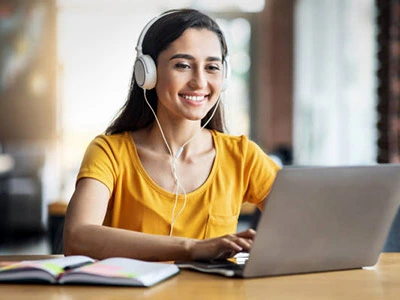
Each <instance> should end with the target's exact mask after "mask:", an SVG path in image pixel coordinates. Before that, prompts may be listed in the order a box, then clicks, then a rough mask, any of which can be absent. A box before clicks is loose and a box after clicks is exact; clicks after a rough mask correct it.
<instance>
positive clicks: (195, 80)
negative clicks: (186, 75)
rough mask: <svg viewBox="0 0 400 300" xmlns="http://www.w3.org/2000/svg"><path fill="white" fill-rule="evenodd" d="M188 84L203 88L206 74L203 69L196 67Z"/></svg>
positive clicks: (205, 83)
mask: <svg viewBox="0 0 400 300" xmlns="http://www.w3.org/2000/svg"><path fill="white" fill-rule="evenodd" d="M190 86H191V87H192V88H197V89H199V88H204V87H206V86H207V74H206V72H205V71H204V70H202V69H198V70H195V71H194V72H193V75H192V78H191V80H190Z"/></svg>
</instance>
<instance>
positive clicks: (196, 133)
mask: <svg viewBox="0 0 400 300" xmlns="http://www.w3.org/2000/svg"><path fill="white" fill-rule="evenodd" d="M189 122H190V123H192V124H189V126H188V124H171V123H166V124H163V123H161V121H160V125H161V128H162V132H161V130H160V128H159V127H158V125H157V123H156V121H154V122H153V124H152V125H150V126H149V128H148V136H149V138H150V139H151V140H153V142H154V143H155V144H158V145H160V149H165V151H167V153H168V154H170V155H173V156H176V157H179V156H180V154H181V153H182V151H183V150H185V152H187V149H189V148H192V146H193V145H194V144H196V143H197V141H196V140H198V139H199V138H200V136H201V131H202V130H201V127H200V126H199V123H198V122H191V121H189ZM163 135H164V137H163ZM164 138H165V140H164ZM166 143H167V144H168V145H166ZM168 148H169V149H168Z"/></svg>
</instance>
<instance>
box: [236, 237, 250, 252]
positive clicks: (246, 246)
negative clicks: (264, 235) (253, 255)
mask: <svg viewBox="0 0 400 300" xmlns="http://www.w3.org/2000/svg"><path fill="white" fill-rule="evenodd" d="M234 242H235V243H236V245H238V246H239V247H241V248H242V250H241V251H246V252H248V251H250V249H251V245H252V243H253V241H252V240H250V239H243V238H237V239H236V240H234Z"/></svg>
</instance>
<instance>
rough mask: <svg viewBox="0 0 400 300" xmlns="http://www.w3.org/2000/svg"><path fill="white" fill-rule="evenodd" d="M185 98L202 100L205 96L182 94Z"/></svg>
mask: <svg viewBox="0 0 400 300" xmlns="http://www.w3.org/2000/svg"><path fill="white" fill-rule="evenodd" d="M182 97H183V98H185V99H187V100H190V101H201V100H203V99H204V96H188V95H182Z"/></svg>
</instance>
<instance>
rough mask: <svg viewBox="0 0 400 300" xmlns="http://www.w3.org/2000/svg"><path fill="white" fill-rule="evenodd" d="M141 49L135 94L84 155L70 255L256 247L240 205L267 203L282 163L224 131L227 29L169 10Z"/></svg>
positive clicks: (225, 251)
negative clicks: (241, 222) (241, 225)
mask: <svg viewBox="0 0 400 300" xmlns="http://www.w3.org/2000/svg"><path fill="white" fill-rule="evenodd" d="M142 46H143V49H142ZM142 50H143V51H142ZM137 51H138V58H137V61H136V63H135V68H134V74H133V76H132V83H131V89H130V92H129V96H128V100H127V102H126V104H125V105H124V107H123V108H122V109H121V111H120V113H119V115H118V116H117V118H116V119H115V120H114V121H113V123H112V124H111V126H110V127H109V128H108V129H107V130H106V133H105V134H104V135H100V136H98V137H96V138H95V139H94V140H93V141H92V143H91V144H90V145H89V147H88V149H87V151H86V154H85V156H84V159H83V161H82V165H81V169H80V171H79V174H78V177H77V183H76V190H75V192H74V194H73V196H72V199H71V201H70V203H69V206H68V211H67V215H66V222H65V229H64V245H65V249H64V251H65V254H66V255H72V254H81V255H88V256H91V257H95V258H99V259H102V258H105V257H110V256H123V257H132V258H136V259H142V260H154V261H165V260H198V259H216V258H227V257H231V256H234V255H235V254H236V253H238V252H240V251H249V250H250V247H251V244H252V240H253V238H254V235H255V232H254V230H251V229H249V230H246V231H244V232H240V233H236V226H237V221H238V216H239V213H240V208H241V205H242V203H243V202H245V201H248V202H251V203H254V204H256V205H258V207H259V208H260V209H262V207H263V204H264V199H265V198H266V196H267V195H268V193H269V191H270V188H271V185H272V183H273V181H274V179H275V176H276V173H277V171H278V169H279V168H278V166H277V165H276V164H275V163H274V162H273V161H272V160H271V159H270V158H269V157H268V156H267V155H266V154H265V153H264V152H263V151H262V150H261V149H260V148H259V147H258V146H257V145H256V144H255V143H253V142H251V141H249V140H248V139H247V138H246V137H245V136H240V137H237V136H231V135H227V134H224V133H223V130H224V121H223V115H222V107H221V103H220V97H221V94H222V93H223V89H224V86H225V84H226V81H227V74H228V70H227V69H228V65H227V62H226V56H227V47H226V42H225V39H224V36H223V34H222V32H221V30H220V28H219V27H218V25H217V24H216V23H215V21H213V20H212V19H211V18H210V17H208V16H206V15H204V14H202V13H201V12H199V11H196V10H192V9H182V10H173V11H169V12H167V13H165V14H163V15H161V16H160V17H157V18H155V19H153V20H152V21H151V22H150V23H149V24H148V25H147V26H146V27H145V29H144V30H143V32H142V34H141V36H140V37H139V42H138V46H137ZM143 53H145V56H146V57H143V56H144V55H143ZM144 65H145V66H144ZM149 70H150V71H149ZM146 72H149V73H146ZM135 79H136V80H135ZM139 85H140V86H139Z"/></svg>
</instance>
